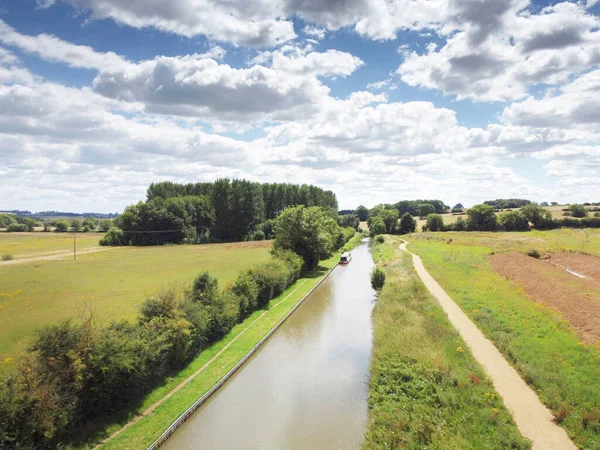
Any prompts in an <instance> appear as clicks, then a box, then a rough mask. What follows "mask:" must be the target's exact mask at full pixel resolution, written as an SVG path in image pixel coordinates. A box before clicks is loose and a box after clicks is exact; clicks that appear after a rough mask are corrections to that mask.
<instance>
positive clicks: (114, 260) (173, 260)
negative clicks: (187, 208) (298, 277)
mask: <svg viewBox="0 0 600 450" xmlns="http://www.w3.org/2000/svg"><path fill="white" fill-rule="evenodd" d="M270 245H271V244H270V243H269V242H264V241H263V242H248V243H238V244H210V245H195V246H169V247H123V248H118V249H111V250H108V251H106V252H99V253H93V254H87V255H81V256H80V257H78V258H77V261H72V260H56V261H39V262H30V263H25V264H20V265H8V266H2V265H0V280H2V281H1V283H0V323H2V327H3V328H2V333H1V334H0V365H1V364H2V361H3V360H4V358H6V357H8V356H10V355H9V354H10V353H12V352H13V351H14V349H15V345H16V344H17V343H18V342H19V341H21V340H22V339H24V338H27V337H28V336H31V335H32V334H33V332H34V331H35V330H36V329H38V328H40V327H43V326H45V325H51V324H54V323H57V322H58V321H60V320H62V319H66V318H69V317H73V316H77V315H78V314H80V313H81V312H83V311H84V310H85V308H87V307H88V306H89V307H91V308H93V310H94V312H95V315H96V317H97V318H98V319H99V320H100V321H101V322H102V321H104V322H107V323H108V322H109V321H110V320H112V319H115V320H118V319H122V318H125V319H134V318H135V317H136V315H137V311H138V309H139V306H140V305H141V303H142V301H143V300H144V299H145V298H146V297H148V296H149V295H151V294H153V293H154V292H156V291H157V290H158V289H159V288H160V287H161V286H164V285H165V284H166V283H168V282H184V283H188V282H190V281H191V280H192V279H193V278H194V277H195V276H196V275H198V273H200V272H201V271H203V270H209V271H210V273H211V274H212V275H214V276H216V277H217V278H218V279H219V282H221V283H222V284H225V283H227V282H230V281H232V280H233V279H234V278H235V277H236V276H237V273H238V272H239V271H240V270H242V269H245V268H248V267H250V266H251V265H253V264H255V263H257V262H262V261H266V260H267V259H268V257H269V247H270Z"/></svg>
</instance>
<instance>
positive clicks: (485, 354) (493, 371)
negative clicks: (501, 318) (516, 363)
mask: <svg viewBox="0 0 600 450" xmlns="http://www.w3.org/2000/svg"><path fill="white" fill-rule="evenodd" d="M406 244H407V243H406V242H405V243H404V244H402V245H401V246H400V248H401V249H402V250H404V251H406V252H408V250H407V249H406ZM409 253H410V252H409ZM411 255H412V258H413V264H414V266H415V269H416V271H417V273H418V274H419V277H420V278H421V280H423V283H424V284H425V286H426V287H427V289H428V290H429V291H430V292H431V293H432V294H433V296H434V297H436V298H437V300H438V302H439V303H440V305H441V306H442V308H443V309H444V311H445V312H446V314H447V315H448V318H449V319H450V322H452V324H453V325H454V327H455V328H456V329H457V330H458V332H459V333H460V335H461V336H462V338H463V339H464V340H465V342H466V344H467V345H468V346H469V348H470V349H471V352H472V353H473V355H474V356H475V358H476V359H477V361H479V363H480V364H481V365H482V366H483V368H484V370H485V372H486V373H487V375H488V376H489V377H490V379H491V380H492V382H493V383H494V387H495V388H496V390H497V391H498V393H499V394H500V395H501V396H502V399H503V400H504V404H505V405H506V407H507V408H508V410H509V411H510V412H511V413H512V415H513V419H514V420H515V423H516V424H517V427H518V428H519V430H520V431H521V433H522V434H523V436H525V437H526V438H528V439H531V441H532V443H533V449H534V450H570V449H576V448H577V447H576V446H575V445H574V444H573V442H571V440H570V439H569V437H568V436H567V433H565V431H564V430H563V429H562V428H560V427H559V426H558V425H556V424H555V423H554V422H553V417H552V414H550V411H548V409H546V407H545V406H544V405H543V404H542V402H540V400H539V398H538V397H537V395H536V394H535V392H533V390H532V389H531V388H530V387H529V386H527V384H526V383H525V381H523V379H522V378H521V377H520V376H519V374H518V373H517V372H516V371H515V369H513V368H512V367H511V366H510V365H509V364H508V362H507V361H506V360H505V359H504V357H503V356H502V354H501V353H500V352H499V351H498V349H497V348H496V347H494V345H493V344H492V343H491V342H490V341H489V340H487V339H486V338H485V336H484V335H483V333H482V332H481V331H480V330H479V329H478V328H477V327H476V326H475V324H474V323H473V322H471V320H470V319H469V318H468V317H467V316H466V314H465V313H464V312H463V311H462V310H461V309H460V307H459V306H458V305H457V304H456V303H454V301H453V300H452V299H451V298H450V297H449V296H448V294H446V292H445V291H444V290H443V289H442V287H441V286H440V285H439V284H438V283H437V281H435V280H434V279H433V277H432V276H431V275H430V274H429V272H427V270H426V269H425V267H424V266H423V263H422V262H421V258H419V257H418V256H417V255H414V254H412V253H411Z"/></svg>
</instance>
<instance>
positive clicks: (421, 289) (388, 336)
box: [364, 236, 530, 450]
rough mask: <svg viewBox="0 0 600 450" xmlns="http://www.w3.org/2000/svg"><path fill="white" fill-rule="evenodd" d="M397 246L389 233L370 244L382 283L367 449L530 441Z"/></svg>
mask: <svg viewBox="0 0 600 450" xmlns="http://www.w3.org/2000/svg"><path fill="white" fill-rule="evenodd" d="M398 245H399V240H398V239H397V238H392V237H388V236H386V241H385V243H384V244H377V245H375V247H374V249H373V258H374V259H375V262H376V263H377V264H378V265H379V266H381V267H383V268H384V269H385V271H386V283H385V285H384V287H383V289H382V290H381V291H380V292H379V296H378V301H377V304H376V306H375V309H374V310H373V356H372V360H371V380H370V385H369V423H368V429H367V433H366V436H365V443H364V448H366V449H381V448H390V449H391V448H403V449H415V450H416V449H424V448H428V449H509V448H510V449H526V448H530V443H529V441H528V440H526V439H525V438H523V436H522V435H521V434H520V432H519V430H518V428H517V426H516V425H515V424H514V422H513V420H512V418H511V415H510V413H509V412H508V411H507V410H506V408H505V407H504V405H503V403H502V400H501V398H500V397H499V395H498V394H497V393H496V391H495V390H494V388H493V386H492V384H491V382H490V380H489V379H488V378H487V377H486V375H485V373H484V372H483V369H482V368H481V366H480V365H479V364H478V363H477V362H476V360H475V358H474V357H473V356H472V354H471V353H470V351H469V350H468V348H467V347H466V345H465V343H464V341H463V340H462V338H461V337H460V335H459V334H458V332H457V331H456V330H455V329H454V327H453V326H452V324H451V323H450V322H449V320H448V318H447V317H446V315H445V313H444V312H443V310H442V308H441V307H440V306H439V304H438V303H437V301H436V300H435V299H434V298H433V297H432V296H431V295H430V294H429V293H428V291H427V290H426V288H425V286H424V285H423V283H422V282H421V280H420V279H419V278H418V276H417V274H416V272H415V270H414V268H413V266H412V259H411V258H410V256H409V255H408V254H407V253H405V252H402V251H401V250H399V249H398Z"/></svg>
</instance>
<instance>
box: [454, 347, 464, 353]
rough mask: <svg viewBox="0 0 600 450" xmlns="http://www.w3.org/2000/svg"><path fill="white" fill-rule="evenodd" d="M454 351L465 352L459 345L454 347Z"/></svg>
mask: <svg viewBox="0 0 600 450" xmlns="http://www.w3.org/2000/svg"><path fill="white" fill-rule="evenodd" d="M456 351H457V352H458V353H464V352H465V351H464V350H463V348H462V347H461V346H458V347H456Z"/></svg>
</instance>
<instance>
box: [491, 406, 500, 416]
mask: <svg viewBox="0 0 600 450" xmlns="http://www.w3.org/2000/svg"><path fill="white" fill-rule="evenodd" d="M499 412H500V410H499V409H498V408H492V413H494V415H496V414H498V413H499Z"/></svg>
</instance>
